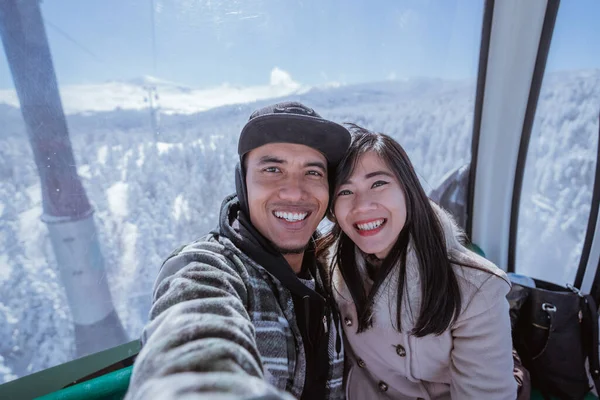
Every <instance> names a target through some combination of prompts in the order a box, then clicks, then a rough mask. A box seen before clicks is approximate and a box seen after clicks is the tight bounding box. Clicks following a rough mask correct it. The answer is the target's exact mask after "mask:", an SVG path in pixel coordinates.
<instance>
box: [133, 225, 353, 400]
mask: <svg viewBox="0 0 600 400" xmlns="http://www.w3.org/2000/svg"><path fill="white" fill-rule="evenodd" d="M336 329H337V327H336V326H335V324H334V323H332V324H331V327H330V329H329V360H330V368H329V377H328V381H327V384H326V398H327V399H343V398H345V393H344V390H343V373H344V352H343V348H342V351H341V353H339V354H338V353H337V352H336V351H335V340H336V334H337V332H336ZM142 343H143V347H142V351H141V352H140V354H139V356H138V358H137V360H136V362H135V366H134V371H133V375H132V378H131V383H130V387H129V391H128V395H127V397H126V398H127V400H133V399H148V398H157V399H158V398H160V399H169V398H176V397H180V396H184V397H185V395H188V396H189V395H192V397H189V398H195V397H193V395H195V394H197V395H198V397H199V398H200V396H202V398H213V397H211V396H214V397H215V398H217V397H218V398H263V399H266V398H269V399H271V398H273V399H279V398H286V397H287V396H288V394H291V395H293V396H294V397H296V398H299V397H300V396H301V394H302V390H303V388H304V385H305V382H304V378H305V368H306V357H305V354H304V346H303V343H302V336H301V334H300V331H299V329H298V326H297V324H296V317H295V314H294V306H293V301H292V297H291V294H290V292H289V291H288V290H287V289H286V288H285V287H284V286H283V285H282V284H281V283H280V282H279V281H278V280H277V279H276V278H275V277H274V276H273V275H271V274H270V273H268V272H267V271H266V270H265V269H264V268H263V267H261V266H260V265H257V264H256V263H255V262H254V261H253V260H252V259H250V258H249V257H247V256H246V255H245V254H243V253H242V252H241V251H240V250H239V249H238V248H237V247H236V246H234V244H233V243H232V242H231V241H230V240H229V239H228V238H226V237H223V236H219V235H216V234H210V235H207V236H205V237H203V238H202V239H199V240H197V241H196V242H194V243H192V244H189V245H187V246H185V247H183V248H182V249H180V250H179V251H177V252H175V253H174V254H173V255H172V256H171V257H170V258H169V259H167V261H166V262H165V263H164V265H163V268H162V269H161V271H160V274H159V276H158V279H157V281H156V285H155V291H154V301H153V306H152V309H151V312H150V322H149V323H148V325H147V326H146V327H145V329H144V332H143V335H142ZM284 392H287V393H288V394H286V393H284ZM204 396H206V397H204ZM220 396H222V397H220ZM261 396H262V397H261ZM185 398H186V399H187V398H188V397H185ZM315 400H316V399H315Z"/></svg>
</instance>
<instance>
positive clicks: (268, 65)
mask: <svg viewBox="0 0 600 400" xmlns="http://www.w3.org/2000/svg"><path fill="white" fill-rule="evenodd" d="M5 5H6V6H5ZM482 16H483V2H471V1H458V0H455V1H443V2H421V1H415V0H406V1H391V0H386V1H385V2H383V3H381V4H378V5H377V6H374V5H373V4H372V2H369V1H360V2H359V1H353V2H348V1H341V0H334V1H327V2H323V1H318V0H304V1H299V0H295V1H286V2H281V1H271V0H251V1H243V2H238V1H236V2H232V1H196V2H191V1H184V0H179V1H164V0H128V1H122V0H118V1H117V0H103V1H84V2H82V1H78V0H64V1H60V2H57V1H44V2H36V1H30V2H23V1H17V0H7V1H4V2H3V9H2V10H0V27H1V29H0V33H1V34H2V43H3V51H2V56H0V120H1V122H2V130H3V131H2V135H0V383H3V382H7V381H11V380H14V379H16V378H19V377H22V376H25V375H28V374H31V373H34V372H37V371H40V370H43V369H46V368H49V367H52V366H56V365H58V364H61V363H65V362H67V361H70V360H73V359H75V358H78V357H82V356H84V355H87V354H91V353H95V352H98V351H101V350H104V349H107V348H110V347H114V346H117V345H120V344H122V343H125V342H127V341H129V340H133V339H136V338H139V336H140V334H141V331H142V328H143V326H144V324H145V323H146V321H147V318H148V313H149V308H150V304H151V300H152V285H153V282H154V279H155V278H156V276H157V273H158V270H159V268H160V266H161V263H162V261H163V260H164V259H165V258H166V257H167V256H168V255H169V253H170V252H171V251H172V250H174V249H175V248H176V247H178V246H180V245H182V244H184V243H188V242H190V241H192V240H194V239H195V238H197V237H199V236H201V235H203V234H206V233H208V232H209V230H211V229H212V228H213V227H214V226H215V225H216V223H217V216H218V212H219V208H220V207H219V206H220V203H221V201H222V199H223V198H224V197H225V196H226V195H227V194H229V193H231V192H232V191H233V189H234V180H233V176H234V175H233V169H234V165H235V163H236V161H237V157H236V154H237V153H236V141H237V137H238V135H239V132H240V129H241V127H242V126H243V124H244V123H245V121H246V120H247V118H248V116H249V115H250V113H251V112H252V111H253V110H254V109H255V108H258V107H260V106H261V105H264V104H266V103H269V102H274V101H275V99H277V100H280V99H289V100H298V101H301V102H303V103H306V104H307V105H309V106H311V107H313V108H315V109H316V110H317V111H318V112H319V113H320V114H321V115H323V116H324V117H327V118H331V119H333V120H335V121H337V122H354V123H357V124H359V125H362V126H364V127H366V128H369V129H372V130H375V131H381V132H385V133H388V134H390V135H392V136H393V137H394V138H396V139H397V140H399V141H400V143H401V144H402V145H403V146H404V147H405V149H406V150H407V152H408V153H409V156H410V157H411V158H412V161H413V162H414V164H415V166H416V168H417V169H418V171H419V173H420V175H421V177H422V179H423V182H424V183H425V184H426V188H427V189H430V188H431V187H432V186H435V185H436V184H437V183H438V182H439V181H441V180H442V178H443V177H444V176H446V175H447V174H448V173H451V172H452V171H453V170H455V169H457V168H460V167H461V166H463V165H465V164H466V163H468V161H469V159H470V142H471V141H470V139H471V138H470V136H471V125H472V119H473V117H472V116H473V102H474V97H475V96H474V95H475V81H476V75H477V61H478V54H479V38H480V34H481V20H482ZM46 43H48V45H49V46H46ZM55 82H56V84H55ZM56 89H58V90H56Z"/></svg>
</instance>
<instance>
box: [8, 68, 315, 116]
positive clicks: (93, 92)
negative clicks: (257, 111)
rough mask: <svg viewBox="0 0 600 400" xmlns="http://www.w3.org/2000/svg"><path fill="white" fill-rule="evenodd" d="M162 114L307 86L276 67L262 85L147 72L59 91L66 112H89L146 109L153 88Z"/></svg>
mask: <svg viewBox="0 0 600 400" xmlns="http://www.w3.org/2000/svg"><path fill="white" fill-rule="evenodd" d="M152 90H155V91H156V92H157V93H158V94H159V96H158V99H156V98H153V99H152V100H154V101H156V102H157V104H158V105H159V107H160V109H161V112H162V113H163V114H192V113H196V112H200V111H205V110H208V109H210V108H215V107H219V106H223V105H227V104H237V103H247V102H252V101H257V100H261V99H268V98H273V97H280V96H288V95H293V94H296V93H301V92H302V91H305V90H306V89H305V88H303V87H302V86H301V85H300V84H299V83H297V82H294V80H293V79H292V77H291V76H290V75H289V74H288V73H287V72H285V71H283V70H281V69H279V68H274V69H273V70H272V71H271V75H270V79H269V83H268V84H266V85H262V86H250V87H235V86H231V85H229V84H226V83H225V84H222V85H220V86H217V87H214V88H207V89H192V88H189V87H186V86H183V85H180V84H178V83H175V82H169V81H164V80H161V79H157V78H154V77H151V76H144V77H141V78H135V79H131V80H128V81H113V82H105V83H100V84H86V85H73V86H68V85H67V86H62V87H61V88H60V94H61V98H62V102H63V107H64V110H65V114H67V115H71V114H79V113H83V114H89V113H97V112H103V111H115V110H144V109H147V108H148V106H149V101H150V98H149V97H150V96H152V95H151V91H152ZM1 103H5V104H8V105H11V106H13V107H18V104H19V101H18V98H17V95H16V93H15V91H14V90H0V104H1Z"/></svg>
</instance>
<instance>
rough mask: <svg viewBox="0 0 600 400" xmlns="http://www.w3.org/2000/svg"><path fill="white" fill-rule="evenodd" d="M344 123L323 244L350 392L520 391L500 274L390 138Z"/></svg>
mask: <svg viewBox="0 0 600 400" xmlns="http://www.w3.org/2000/svg"><path fill="white" fill-rule="evenodd" d="M351 130H352V131H353V134H354V137H353V140H352V144H351V146H350V149H349V152H348V154H347V156H346V157H345V159H344V160H343V161H342V162H341V164H340V165H339V167H338V170H337V176H336V179H335V183H334V192H333V197H332V200H333V207H332V213H331V216H330V218H331V219H332V220H333V221H334V222H335V223H336V224H335V226H334V228H333V231H332V232H331V233H330V235H329V236H327V237H326V238H325V240H324V241H323V242H322V243H321V247H320V248H321V250H323V251H324V250H325V249H327V248H329V246H328V244H333V243H335V247H334V250H333V251H334V254H333V269H332V285H333V287H332V289H333V295H334V296H335V298H336V301H337V303H338V305H339V309H340V313H341V322H342V324H343V327H344V331H345V334H346V340H347V342H346V343H347V345H349V347H350V348H349V349H348V350H349V351H348V354H349V355H348V358H349V359H348V366H349V372H348V375H347V383H346V385H347V389H346V390H347V397H348V399H350V400H352V399H375V398H387V399H448V398H452V399H461V400H462V399H515V398H516V396H517V384H516V381H515V379H514V377H513V359H512V339H511V328H510V320H509V313H508V308H509V306H508V302H507V300H506V298H505V296H506V294H507V293H508V291H509V289H510V284H509V281H508V279H507V277H506V275H505V274H504V272H503V271H501V270H500V269H498V268H497V267H496V266H494V265H493V264H492V263H491V262H489V261H487V260H485V259H484V258H482V257H480V256H478V255H476V254H475V253H473V252H471V251H469V250H467V249H466V248H465V247H464V246H462V245H461V244H460V242H459V240H460V239H461V237H460V232H459V229H458V228H457V227H456V226H455V224H454V222H453V220H452V219H451V217H450V216H449V215H448V214H447V213H446V212H445V211H443V210H442V209H441V208H439V207H438V206H437V205H435V204H434V203H433V202H430V201H429V199H428V198H427V195H426V194H425V192H424V190H423V188H422V187H421V185H420V183H419V180H418V178H417V175H416V173H415V171H414V169H413V166H412V164H411V162H410V160H409V158H408V156H407V155H406V153H405V152H404V150H403V149H402V147H401V146H400V145H399V144H398V143H397V142H396V141H394V140H393V139H392V138H390V137H389V136H386V135H383V134H376V133H372V132H369V131H367V130H365V129H363V128H360V127H358V126H356V125H353V126H352V128H351Z"/></svg>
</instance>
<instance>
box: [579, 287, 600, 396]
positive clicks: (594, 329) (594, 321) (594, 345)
mask: <svg viewBox="0 0 600 400" xmlns="http://www.w3.org/2000/svg"><path fill="white" fill-rule="evenodd" d="M580 296H582V297H583V301H584V303H585V307H584V312H585V314H586V315H584V317H583V321H582V323H583V326H582V327H583V328H584V329H582V330H583V332H584V335H585V334H587V333H588V332H590V333H591V336H592V337H591V343H589V344H588V346H587V347H588V362H589V364H590V375H591V376H592V379H593V380H594V385H595V386H596V391H597V392H598V393H599V394H600V357H599V354H598V309H597V307H596V302H595V301H594V298H593V297H592V296H591V295H589V294H586V295H581V294H580ZM583 339H584V343H585V342H586V341H585V338H583Z"/></svg>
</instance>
